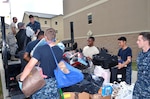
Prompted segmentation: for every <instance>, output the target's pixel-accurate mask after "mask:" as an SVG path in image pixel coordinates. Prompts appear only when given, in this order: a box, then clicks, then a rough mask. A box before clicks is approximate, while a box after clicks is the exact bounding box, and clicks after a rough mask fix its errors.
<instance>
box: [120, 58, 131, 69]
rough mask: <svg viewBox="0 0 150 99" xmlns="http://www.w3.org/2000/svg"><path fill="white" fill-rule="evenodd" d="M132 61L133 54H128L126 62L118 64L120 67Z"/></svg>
mask: <svg viewBox="0 0 150 99" xmlns="http://www.w3.org/2000/svg"><path fill="white" fill-rule="evenodd" d="M130 62H131V56H128V57H127V60H126V61H125V62H123V63H122V64H121V63H119V64H118V69H121V68H123V67H126V66H127V65H128V64H129V63H130Z"/></svg>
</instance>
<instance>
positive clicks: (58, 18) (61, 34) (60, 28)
mask: <svg viewBox="0 0 150 99" xmlns="http://www.w3.org/2000/svg"><path fill="white" fill-rule="evenodd" d="M56 23H57V24H56ZM51 24H52V27H53V28H54V29H55V30H56V31H57V33H56V37H57V39H59V40H63V39H64V28H63V16H62V15H59V16H56V17H54V18H52V20H51Z"/></svg>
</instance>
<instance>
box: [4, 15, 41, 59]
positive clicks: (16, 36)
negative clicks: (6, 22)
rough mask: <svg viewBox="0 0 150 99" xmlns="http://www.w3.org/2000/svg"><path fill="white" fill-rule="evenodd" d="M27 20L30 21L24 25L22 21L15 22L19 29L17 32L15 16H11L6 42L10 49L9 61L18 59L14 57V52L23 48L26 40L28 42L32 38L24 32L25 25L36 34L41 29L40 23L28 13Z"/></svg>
mask: <svg viewBox="0 0 150 99" xmlns="http://www.w3.org/2000/svg"><path fill="white" fill-rule="evenodd" d="M29 20H30V22H29V23H28V24H27V25H26V26H25V24H24V23H22V22H19V23H18V24H17V27H18V29H19V31H18V32H17V27H16V23H17V17H13V18H12V23H11V25H10V32H9V33H8V35H7V43H8V45H9V49H10V55H11V57H10V60H11V61H16V60H18V59H17V58H16V57H15V55H16V53H17V52H20V51H22V50H24V49H25V47H26V45H27V44H28V42H30V41H31V39H32V38H31V36H30V35H28V34H27V33H26V32H27V30H26V27H30V28H31V29H32V30H33V32H34V33H35V35H36V36H37V35H38V33H39V32H40V31H41V26H40V23H39V22H38V21H36V20H34V16H33V15H29Z"/></svg>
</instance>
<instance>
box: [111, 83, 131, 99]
mask: <svg viewBox="0 0 150 99" xmlns="http://www.w3.org/2000/svg"><path fill="white" fill-rule="evenodd" d="M133 88H134V83H133V84H131V85H128V84H126V82H120V83H117V84H114V85H113V89H114V91H113V93H112V97H114V98H115V99H132V94H133Z"/></svg>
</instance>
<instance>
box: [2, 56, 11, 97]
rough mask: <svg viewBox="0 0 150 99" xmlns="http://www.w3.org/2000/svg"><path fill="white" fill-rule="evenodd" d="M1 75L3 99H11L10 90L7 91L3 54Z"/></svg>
mask: <svg viewBox="0 0 150 99" xmlns="http://www.w3.org/2000/svg"><path fill="white" fill-rule="evenodd" d="M0 75H1V83H2V91H3V99H10V97H9V94H8V90H7V89H6V83H5V72H4V68H3V62H2V55H1V54H0Z"/></svg>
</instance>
